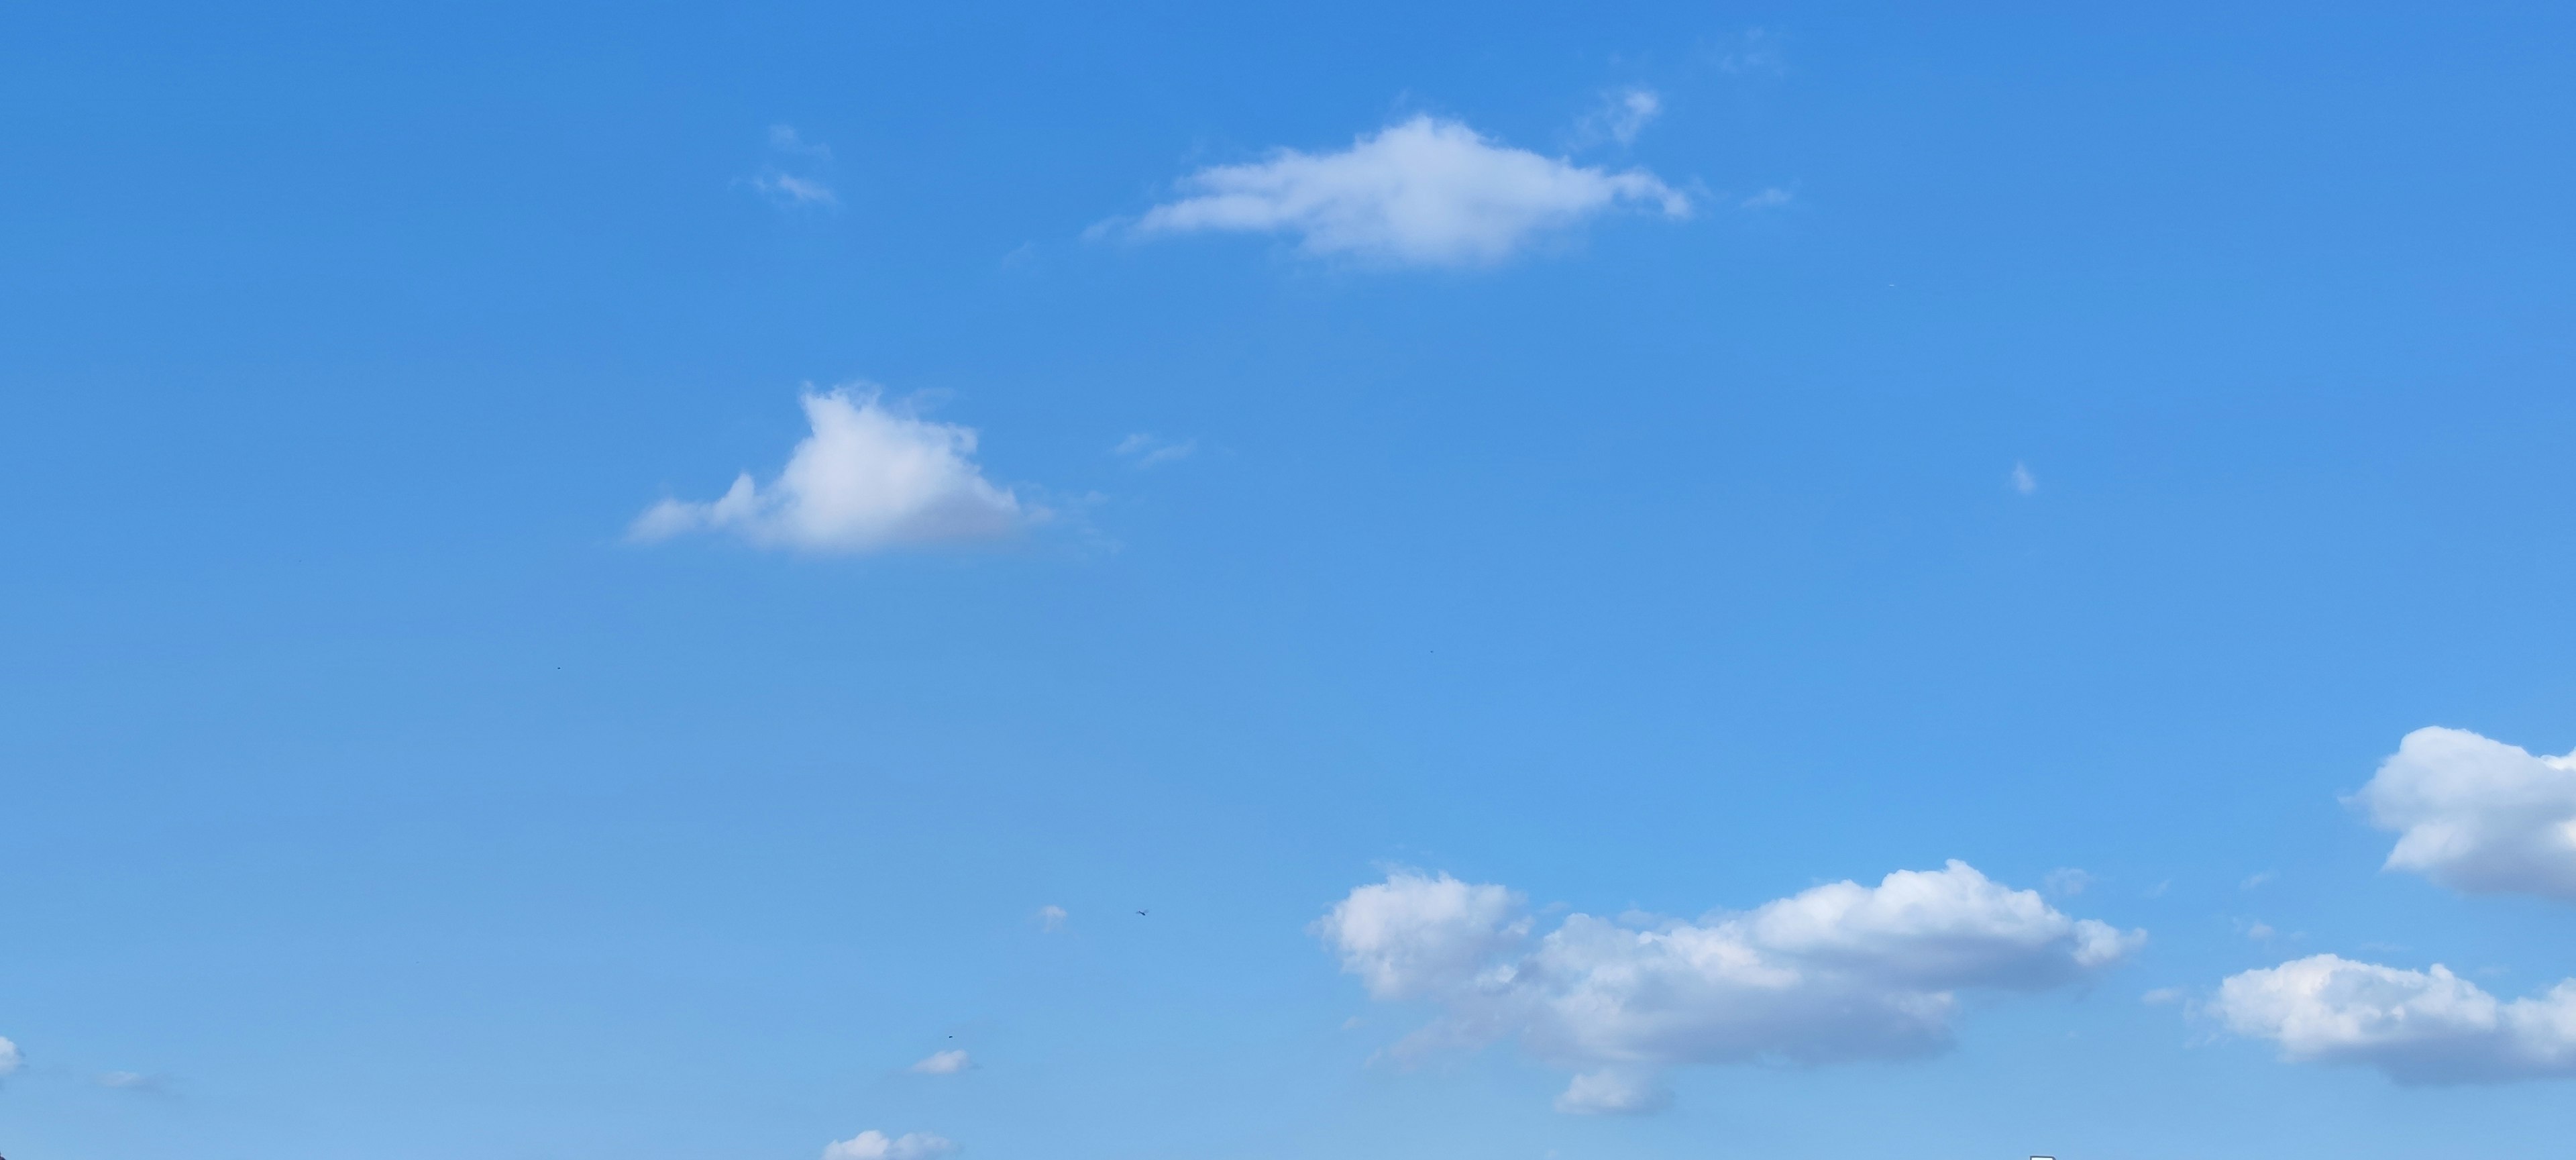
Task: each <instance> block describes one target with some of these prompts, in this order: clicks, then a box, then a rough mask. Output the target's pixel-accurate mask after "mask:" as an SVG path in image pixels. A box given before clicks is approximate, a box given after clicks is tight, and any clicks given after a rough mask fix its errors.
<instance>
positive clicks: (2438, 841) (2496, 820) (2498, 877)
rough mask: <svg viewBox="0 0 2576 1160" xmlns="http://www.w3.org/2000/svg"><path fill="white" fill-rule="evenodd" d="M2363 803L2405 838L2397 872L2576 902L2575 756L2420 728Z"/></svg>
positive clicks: (2396, 853) (2466, 887)
mask: <svg viewBox="0 0 2576 1160" xmlns="http://www.w3.org/2000/svg"><path fill="white" fill-rule="evenodd" d="M2355 800H2356V801H2357V802H2358V803H2359V804H2360V805H2361V806H2362V807H2363V808H2364V809H2366V810H2368V811H2369V814H2370V820H2371V821H2372V823H2373V824H2375V825H2377V826H2378V827H2379V828H2381V829H2384V830H2395V831H2397V834H2398V837H2397V847H2396V849H2394V850H2391V851H2390V852H2389V854H2388V868H2389V869H2391V870H2412V871H2415V872H2417V873H2419V874H2422V875H2424V876H2426V877H2428V878H2431V879H2432V880H2433V881H2435V882H2439V883H2441V884H2442V885H2444V886H2448V887H2450V888H2452V889H2454V890H2462V891H2467V892H2470V893H2473V894H2493V893H2506V892H2511V893H2520V894H2538V895H2543V896H2545V897H2550V898H2559V899H2565V900H2569V901H2576V754H2570V755H2568V756H2565V757H2535V756H2533V755H2532V754H2531V753H2529V752H2528V751H2526V750H2523V749H2521V748H2519V747H2517V746H2512V745H2507V744H2505V743H2503V742H2501V741H2492V740H2489V739H2487V738H2485V737H2481V736H2479V735H2477V734H2475V733H2470V732H2466V731H2464V730H2459V729H2418V730H2416V731H2414V732H2413V733H2409V734H2407V735H2406V739H2405V740H2404V741H2402V742H2399V743H2398V746H2397V752H2396V754H2395V755H2393V756H2391V757H2390V758H2389V759H2388V760H2387V761H2385V762H2383V763H2381V765H2380V767H2379V772H2378V774H2377V775H2376V776H2374V777H2372V778H2371V779H2370V784H2368V785H2365V786H2363V787H2362V789H2361V792H2360V793H2359V794H2358V795H2356V796H2355Z"/></svg>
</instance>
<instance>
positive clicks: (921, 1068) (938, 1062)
mask: <svg viewBox="0 0 2576 1160" xmlns="http://www.w3.org/2000/svg"><path fill="white" fill-rule="evenodd" d="M972 1066H974V1061H973V1060H971V1059H968V1058H967V1057H966V1051H965V1049H964V1048H958V1049H955V1050H951V1051H941V1052H934V1053H932V1054H931V1055H930V1056H929V1057H928V1058H926V1059H923V1060H922V1061H921V1062H919V1063H916V1064H913V1065H912V1070H913V1071H914V1072H916V1073H919V1074H921V1075H955V1074H957V1073H958V1072H961V1071H964V1070H966V1069H967V1068H969V1067H972Z"/></svg>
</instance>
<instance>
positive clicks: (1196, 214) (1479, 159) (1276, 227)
mask: <svg viewBox="0 0 2576 1160" xmlns="http://www.w3.org/2000/svg"><path fill="white" fill-rule="evenodd" d="M1180 186H1181V188H1182V190H1183V191H1185V193H1186V196H1184V197H1182V198H1180V199H1179V200H1177V201H1172V202H1168V203H1166V204H1163V205H1158V206H1155V207H1154V208H1153V209H1152V210H1150V211H1148V212H1147V213H1146V214H1145V216H1144V217H1143V218H1142V219H1140V220H1138V221H1137V222H1135V223H1134V225H1133V226H1132V227H1131V232H1132V233H1134V234H1135V235H1138V236H1143V237H1154V236H1161V235H1171V234H1187V233H1207V232H1241V233H1278V234H1288V235H1293V236H1294V237H1296V238H1297V239H1298V244H1299V247H1300V248H1301V249H1303V250H1304V251H1305V252H1306V253H1308V254H1310V255H1317V256H1327V255H1338V256H1349V257H1357V258H1364V259H1371V260H1376V261H1383V262H1389V263H1395V264H1402V265H1417V266H1476V265H1490V264H1493V263H1495V262H1499V261H1501V260H1503V259H1505V258H1507V257H1510V256H1511V255H1512V254H1514V253H1516V252H1518V251H1520V250H1521V249H1522V248H1523V247H1525V246H1527V245H1529V244H1530V243H1531V242H1532V241H1533V240H1535V239H1537V238H1539V237H1542V236H1545V235H1547V234H1550V233H1553V232H1556V231H1561V230H1565V229H1568V228H1571V227H1573V226H1575V225H1578V224H1580V223H1581V222H1583V221H1585V220H1587V219H1589V218H1592V217H1594V216H1596V215H1599V214H1601V213H1604V212H1607V211H1609V210H1611V209H1614V208H1616V207H1619V206H1622V205H1637V206H1643V207H1646V208H1649V209H1652V210H1656V211H1659V212H1660V213H1662V214H1663V215H1664V216H1665V217H1669V218H1683V217H1688V216H1689V215H1690V210H1691V205H1690V199H1689V198H1687V197H1684V196H1683V195H1682V194H1681V192H1680V191H1678V190H1676V189H1674V188H1673V187H1671V186H1669V185H1666V184H1664V182H1663V181H1662V180H1661V179H1659V178H1657V177H1656V176H1655V175H1654V174H1652V173H1648V172H1646V171H1645V170H1643V169H1628V170H1622V171H1618V172H1612V171H1609V170H1606V169H1598V168H1591V167H1586V166H1581V165H1576V164H1574V163H1572V162H1570V161H1566V160H1562V159H1559V158H1551V157H1543V156H1541V155H1539V154H1536V153H1532V152H1530V151H1528V150H1526V149H1516V148H1513V147H1511V146H1508V145H1503V144H1501V143H1499V142H1496V141H1494V140H1493V139H1491V138H1489V137H1486V136H1485V135H1484V134H1481V133H1478V132H1477V131H1475V130H1474V129H1471V128H1468V127H1467V126H1466V125H1465V124H1463V123H1461V122H1458V121H1453V120H1445V119H1441V118H1437V117H1430V116H1417V117H1414V118H1412V119H1410V120H1407V121H1403V122H1400V123H1398V124H1395V125H1390V126H1388V127H1386V128H1384V129H1381V130H1379V131H1377V132H1375V133H1371V134H1366V135H1363V136H1361V137H1359V138H1357V139H1355V140H1354V141H1352V143H1351V146H1350V147H1349V148H1347V149H1344V150H1341V151H1339V152H1333V153H1305V152H1300V151H1298V150H1294V149H1282V150H1279V151H1278V152H1276V153H1274V154H1272V155H1271V157H1270V158H1269V159H1268V160H1265V161H1258V162H1251V163H1247V164H1241V165H1219V166H1212V167H1210V168H1207V169H1202V170H1199V171H1198V172H1196V173H1193V174H1191V175H1189V176H1188V177H1185V178H1183V179H1181V182H1180Z"/></svg>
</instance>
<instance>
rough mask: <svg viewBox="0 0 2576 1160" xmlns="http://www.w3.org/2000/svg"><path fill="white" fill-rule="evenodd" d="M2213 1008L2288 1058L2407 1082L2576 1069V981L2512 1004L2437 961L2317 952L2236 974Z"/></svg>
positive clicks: (2487, 1079) (2489, 1079)
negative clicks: (2411, 966)
mask: <svg viewBox="0 0 2576 1160" xmlns="http://www.w3.org/2000/svg"><path fill="white" fill-rule="evenodd" d="M2212 1009H2213V1010H2214V1011H2215V1012H2216V1013H2217V1014H2218V1015H2219V1017H2220V1018H2222V1019H2224V1020H2225V1021H2226V1023H2227V1027H2228V1029H2229V1030H2231V1031H2234V1032H2236V1033H2237V1034H2239V1035H2244V1036H2249V1037H2253V1038H2259V1039H2269V1040H2271V1041H2273V1042H2275V1043H2277V1044H2279V1045H2280V1047H2281V1054H2282V1056H2284V1057H2285V1058H2288V1059H2291V1060H2296V1061H2301V1062H2317V1063H2353V1064H2364V1065H2367V1066H2370V1067H2375V1068H2378V1069H2379V1070H2381V1071H2383V1072H2385V1073H2387V1074H2388V1076H2389V1078H2391V1079H2394V1080H2396V1081H2397V1082H2399V1083H2405V1084H2443V1083H2494V1082H2499V1081H2504V1080H2516V1079H2538V1078H2543V1077H2549V1076H2565V1075H2576V979H2568V980H2565V981H2562V982H2560V983H2559V984H2558V985H2557V986H2556V987H2553V988H2551V989H2550V990H2549V991H2548V992H2547V993H2546V994H2543V995H2541V996H2539V997H2537V998H2524V999H2516V1000H2513V1001H2512V1002H2509V1003H2507V1002H2499V1001H2498V1000H2497V999H2496V997H2495V996H2493V995H2490V994H2488V993H2487V992H2485V991H2484V990H2481V989H2480V988H2479V987H2478V985H2477V984H2475V983H2471V982H2469V981H2468V980H2466V979H2463V978H2460V977H2459V976H2457V975H2454V974H2452V973H2451V972H2450V971H2449V970H2448V969H2447V968H2445V967H2443V966H2441V965H2440V964H2438V963H2436V964H2434V966H2433V968H2432V969H2431V970H2430V971H2409V970H2402V969H2400V968H2396V967H2385V966H2381V965H2379V964H2377V963H2362V962H2354V961H2353V960H2350V959H2346V958H2341V957H2338V956H2335V955H2311V956H2309V957H2307V958H2304V959H2298V960H2295V961H2292V962H2287V963H2283V964H2281V965H2280V966H2277V967H2271V968H2268V969H2263V970H2253V971H2246V972H2244V973H2243V974H2239V975H2235V976H2232V977H2230V978H2229V979H2228V980H2227V981H2226V982H2224V983H2222V984H2220V985H2219V989H2218V1001H2217V1003H2216V1004H2215V1005H2214V1007H2213V1008H2212Z"/></svg>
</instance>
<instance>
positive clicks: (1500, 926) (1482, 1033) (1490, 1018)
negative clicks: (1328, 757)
mask: <svg viewBox="0 0 2576 1160" xmlns="http://www.w3.org/2000/svg"><path fill="white" fill-rule="evenodd" d="M1523 910H1524V907H1523V903H1522V900H1521V898H1520V896H1519V895H1517V894H1514V893H1513V892H1511V891H1509V890H1507V889H1505V888H1503V887H1501V886H1494V885H1470V884H1468V883H1464V882H1461V881H1459V880H1457V879H1455V878H1452V877H1450V876H1448V875H1446V874H1443V875H1439V876H1437V877H1431V876H1426V875H1422V874H1418V873H1413V872H1399V873H1395V874H1392V875H1390V876H1388V878H1387V880H1386V881H1384V882H1380V883H1374V884H1371V885H1367V886H1362V887H1360V888H1358V889H1356V890H1353V891H1352V892H1351V893H1350V895H1349V896H1348V897H1346V898H1344V899H1343V900H1342V901H1341V902H1340V903H1338V904H1336V905H1335V906H1334V907H1333V909H1332V911H1331V912H1330V913H1328V914H1326V915H1325V916H1324V917H1323V918H1322V919H1321V920H1320V921H1318V922H1317V923H1316V924H1315V926H1314V932H1315V933H1316V934H1317V935H1318V936H1320V937H1321V938H1322V939H1323V940H1324V941H1325V942H1326V943H1327V944H1328V945H1329V946H1331V947H1332V948H1333V949H1334V950H1335V951H1336V952H1338V953H1339V955H1340V956H1341V962H1342V969H1343V970H1344V971H1345V972H1347V973H1349V974H1352V975H1356V976H1358V977H1359V979H1360V981H1361V983H1362V984H1363V985H1365V986H1366V987H1367V988H1368V991H1369V993H1370V994H1371V995H1373V996H1375V997H1377V998H1381V999H1406V998H1419V999H1427V1000H1430V1001H1431V1002H1433V1003H1435V1004H1437V1005H1439V1006H1440V1007H1441V1008H1442V1015H1441V1017H1440V1018H1439V1019H1437V1020H1436V1021H1435V1022H1433V1023H1432V1024H1431V1025H1429V1026H1427V1027H1425V1028H1423V1029H1421V1030H1420V1031H1417V1032H1416V1033H1414V1034H1413V1035H1412V1036H1409V1037H1408V1038H1407V1039H1406V1040H1405V1041H1404V1042H1403V1043H1400V1044H1399V1045H1398V1046H1397V1049H1396V1050H1397V1053H1398V1054H1399V1055H1401V1056H1418V1055H1420V1054H1422V1053H1425V1052H1429V1051H1433V1050H1438V1049H1441V1048H1448V1047H1457V1048H1472V1047H1476V1046H1481V1045H1483V1044H1487V1043H1491V1042H1494V1041H1497V1040H1501V1039H1516V1040H1518V1041H1519V1042H1520V1044H1521V1045H1522V1046H1523V1047H1524V1048H1525V1049H1526V1050H1528V1051H1529V1052H1530V1053H1532V1054H1533V1055H1535V1056H1537V1057H1538V1058H1540V1059H1542V1060H1545V1061H1547V1062H1548V1063H1551V1064H1553V1065H1556V1066H1560V1067H1564V1068H1567V1069H1569V1070H1573V1071H1576V1072H1577V1073H1578V1074H1577V1075H1576V1076H1575V1078H1574V1081H1573V1082H1572V1083H1571V1084H1569V1085H1568V1086H1567V1088H1566V1089H1565V1092H1564V1094H1563V1095H1562V1096H1561V1097H1559V1099H1558V1100H1557V1107H1558V1109H1559V1110H1562V1111H1567V1112H1576V1113H1593V1114H1598V1113H1628V1112H1646V1111H1654V1110H1657V1109H1659V1108H1661V1107H1663V1106H1664V1104H1665V1102H1666V1097H1665V1096H1664V1095H1663V1094H1662V1092H1663V1088H1662V1086H1661V1084H1660V1083H1659V1076H1660V1075H1661V1073H1662V1072H1663V1070H1664V1069H1667V1068H1670V1067H1673V1066H1677V1065H1683V1064H1715V1063H1740V1062H1756V1061H1784V1062H1792V1063H1810V1064H1813V1063H1832V1062H1839V1061H1847V1060H1861V1059H1899V1058H1907V1057H1913V1056H1921V1055H1928V1054H1931V1053H1934V1052H1938V1051H1940V1050H1942V1049H1944V1048H1946V1047H1947V1046H1948V1045H1949V1043H1950V1025H1951V1022H1952V1020H1953V1019H1954V1018H1955V1016H1956V1015H1957V1012H1958V1010H1959V1006H1960V1000H1959V992H1962V991H2024V992H2027V991H2038V990H2043V989H2047V988H2050V987H2056V986H2061V985H2064V984H2068V983H2073V982H2077V981H2079V980H2082V979H2085V978H2087V977H2089V976H2091V975H2093V974H2095V973H2097V972H2099V971H2101V970H2103V969H2104V968H2107V967H2109V966H2110V965H2112V964H2114V963H2116V962H2118V961H2120V960H2121V959H2123V958H2125V957H2126V956H2127V955H2129V954H2130V953H2131V952H2132V951H2134V950H2135V949H2137V947H2138V946H2139V945H2140V944H2141V943H2143V942H2144V940H2145V938H2146V935H2145V933H2144V932H2142V931H2129V932H2122V931H2119V930H2116V929H2114V928H2112V927H2111V926H2109V925H2107V924H2104V923H2102V922H2098V921H2095V920H2092V919H2077V918H2071V917H2069V916H2067V915H2065V914H2063V913H2061V912H2059V911H2057V910H2056V909H2054V908H2052V907H2050V906H2049V905H2048V903H2047V902H2045V901H2044V900H2042V899H2041V898H2040V896H2039V894H2038V893H2037V892H2035V891H2029V890H2013V889H2010V888H2008V887H2005V886H2003V885H2001V884H1998V883H1996V882H1994V881H1992V880H1990V879H1988V878H1987V877H1986V876H1985V875H1983V874H1980V873H1978V872H1977V871H1976V869H1975V868H1973V867H1971V866H1969V865H1968V864H1966V863H1964V862H1956V861H1953V862H1951V863H1949V864H1948V865H1947V866H1945V867H1944V868H1942V869H1940V870H1928V871H1913V870H1907V871H1898V872H1896V873H1893V874H1890V875H1888V876H1887V877H1886V878H1884V879H1882V880H1881V881H1880V882H1879V884H1878V885H1876V886H1862V885H1860V884H1859V883H1855V882H1837V883H1832V884H1830V885H1825V886H1818V887H1815V888H1814V889H1811V890H1807V891H1804V892H1801V893H1799V894H1796V895H1793V896H1791V897H1788V898H1783V899H1778V900H1775V901H1773V902H1769V903H1766V904H1764V905H1762V906H1760V907H1758V908H1755V909H1754V910H1751V911H1746V912H1713V913H1711V914H1709V915H1707V916H1704V917H1702V918H1701V919H1699V920H1698V921H1696V922H1690V921H1667V922H1662V923H1659V924H1647V923H1619V922H1612V921H1609V920H1606V919H1601V918H1596V917H1593V916H1591V915H1586V914H1573V915H1569V916H1567V917H1566V919H1565V920H1564V921H1563V922H1562V923H1560V924H1559V925H1558V926H1557V928H1556V929H1555V930H1554V931H1552V932H1550V933H1548V934H1547V935H1546V936H1544V937H1542V938H1537V939H1534V940H1533V939H1532V938H1531V920H1530V918H1529V917H1528V916H1527V915H1526V914H1524V913H1523Z"/></svg>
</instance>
